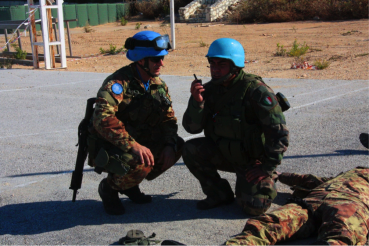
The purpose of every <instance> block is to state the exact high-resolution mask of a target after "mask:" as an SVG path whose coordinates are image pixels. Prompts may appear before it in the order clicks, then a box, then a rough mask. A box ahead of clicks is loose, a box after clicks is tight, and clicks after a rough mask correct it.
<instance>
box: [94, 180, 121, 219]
mask: <svg viewBox="0 0 369 246" xmlns="http://www.w3.org/2000/svg"><path fill="white" fill-rule="evenodd" d="M99 195H100V197H101V200H102V202H103V204H104V209H105V212H106V213H107V214H111V215H121V214H124V212H125V209H124V207H123V204H122V202H121V201H120V199H119V196H118V191H117V190H113V189H112V188H111V187H110V186H109V185H108V182H107V179H106V178H105V179H103V180H101V182H100V184H99Z"/></svg>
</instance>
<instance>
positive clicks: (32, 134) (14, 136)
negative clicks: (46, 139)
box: [0, 128, 78, 139]
mask: <svg viewBox="0 0 369 246" xmlns="http://www.w3.org/2000/svg"><path fill="white" fill-rule="evenodd" d="M70 131H76V132H77V131H78V129H77V128H76V129H68V130H63V131H55V132H39V133H30V134H22V135H13V136H5V137H0V139H2V138H17V137H27V136H35V135H41V134H52V133H59V132H70Z"/></svg>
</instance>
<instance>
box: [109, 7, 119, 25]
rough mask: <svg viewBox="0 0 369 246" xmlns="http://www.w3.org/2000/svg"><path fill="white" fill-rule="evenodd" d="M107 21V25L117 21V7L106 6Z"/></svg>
mask: <svg viewBox="0 0 369 246" xmlns="http://www.w3.org/2000/svg"><path fill="white" fill-rule="evenodd" d="M108 21H109V23H111V22H115V21H117V5H116V4H108Z"/></svg>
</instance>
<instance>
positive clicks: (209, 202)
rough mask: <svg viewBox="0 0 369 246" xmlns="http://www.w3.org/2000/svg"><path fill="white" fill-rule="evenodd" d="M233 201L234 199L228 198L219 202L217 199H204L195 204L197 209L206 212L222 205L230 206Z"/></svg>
mask: <svg viewBox="0 0 369 246" xmlns="http://www.w3.org/2000/svg"><path fill="white" fill-rule="evenodd" d="M233 201H234V197H229V198H227V199H225V200H219V199H214V198H211V197H209V196H208V197H206V199H204V200H201V201H198V202H197V204H196V207H197V209H200V210H208V209H212V208H216V207H219V206H222V205H228V204H231V203H232V202H233Z"/></svg>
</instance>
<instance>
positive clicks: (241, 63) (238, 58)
mask: <svg viewBox="0 0 369 246" xmlns="http://www.w3.org/2000/svg"><path fill="white" fill-rule="evenodd" d="M206 57H208V58H212V57H216V58H223V59H229V60H231V61H232V62H233V64H234V65H235V66H236V67H238V68H243V67H245V50H244V49H243V47H242V45H241V44H240V42H238V41H237V40H235V39H232V38H220V39H217V40H215V41H214V42H212V43H211V45H210V47H209V51H208V54H207V55H206Z"/></svg>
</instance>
